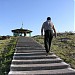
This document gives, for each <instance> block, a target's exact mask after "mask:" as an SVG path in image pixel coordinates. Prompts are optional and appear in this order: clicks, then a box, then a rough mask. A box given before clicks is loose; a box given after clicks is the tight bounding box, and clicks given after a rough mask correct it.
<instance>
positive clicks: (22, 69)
mask: <svg viewBox="0 0 75 75" xmlns="http://www.w3.org/2000/svg"><path fill="white" fill-rule="evenodd" d="M8 75H75V70H74V69H72V68H71V67H70V65H69V64H67V63H65V62H63V60H62V59H60V58H59V57H58V56H56V55H55V54H54V53H53V52H51V53H50V55H48V56H46V51H45V49H44V47H43V46H42V45H40V44H39V43H37V42H36V41H34V40H33V39H32V38H29V37H19V39H18V42H17V45H16V50H15V53H14V56H13V60H12V63H11V66H10V72H9V74H8Z"/></svg>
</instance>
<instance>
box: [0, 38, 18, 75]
mask: <svg viewBox="0 0 75 75" xmlns="http://www.w3.org/2000/svg"><path fill="white" fill-rule="evenodd" d="M16 41H17V39H16V38H14V37H11V38H9V39H5V40H0V75H8V72H9V70H10V64H11V60H12V57H13V53H14V49H15V45H16Z"/></svg>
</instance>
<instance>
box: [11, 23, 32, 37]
mask: <svg viewBox="0 0 75 75" xmlns="http://www.w3.org/2000/svg"><path fill="white" fill-rule="evenodd" d="M22 26H23V24H22ZM11 31H12V32H13V36H29V37H30V36H31V32H32V31H31V30H28V29H23V28H22V27H21V28H20V29H14V30H11Z"/></svg>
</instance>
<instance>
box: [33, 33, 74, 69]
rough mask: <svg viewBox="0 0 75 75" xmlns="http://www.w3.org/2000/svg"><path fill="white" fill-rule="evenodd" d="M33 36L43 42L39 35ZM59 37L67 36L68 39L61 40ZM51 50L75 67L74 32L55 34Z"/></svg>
mask: <svg viewBox="0 0 75 75" xmlns="http://www.w3.org/2000/svg"><path fill="white" fill-rule="evenodd" d="M33 38H34V39H35V40H36V41H38V42H39V43H41V44H43V43H44V42H43V37H41V36H35V37H33ZM61 38H69V40H67V41H61V40H60V39H61ZM43 45H44V44H43ZM51 51H53V52H54V53H55V54H56V55H57V56H59V57H60V58H61V59H63V61H65V62H66V63H68V64H70V65H71V67H72V68H74V69H75V34H74V35H71V34H69V33H67V34H66V33H65V34H64V35H59V36H57V38H53V40H52V46H51Z"/></svg>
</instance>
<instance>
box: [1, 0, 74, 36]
mask: <svg viewBox="0 0 75 75" xmlns="http://www.w3.org/2000/svg"><path fill="white" fill-rule="evenodd" d="M74 3H75V1H74V0H0V35H12V32H11V30H12V29H17V28H21V26H22V22H23V28H25V29H29V30H32V31H33V32H32V35H40V29H41V26H42V23H43V22H44V21H46V18H47V17H48V16H50V17H51V18H52V22H53V23H54V25H55V28H56V30H57V32H65V31H75V23H74V18H75V15H74V12H75V10H74V9H75V5H74Z"/></svg>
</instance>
